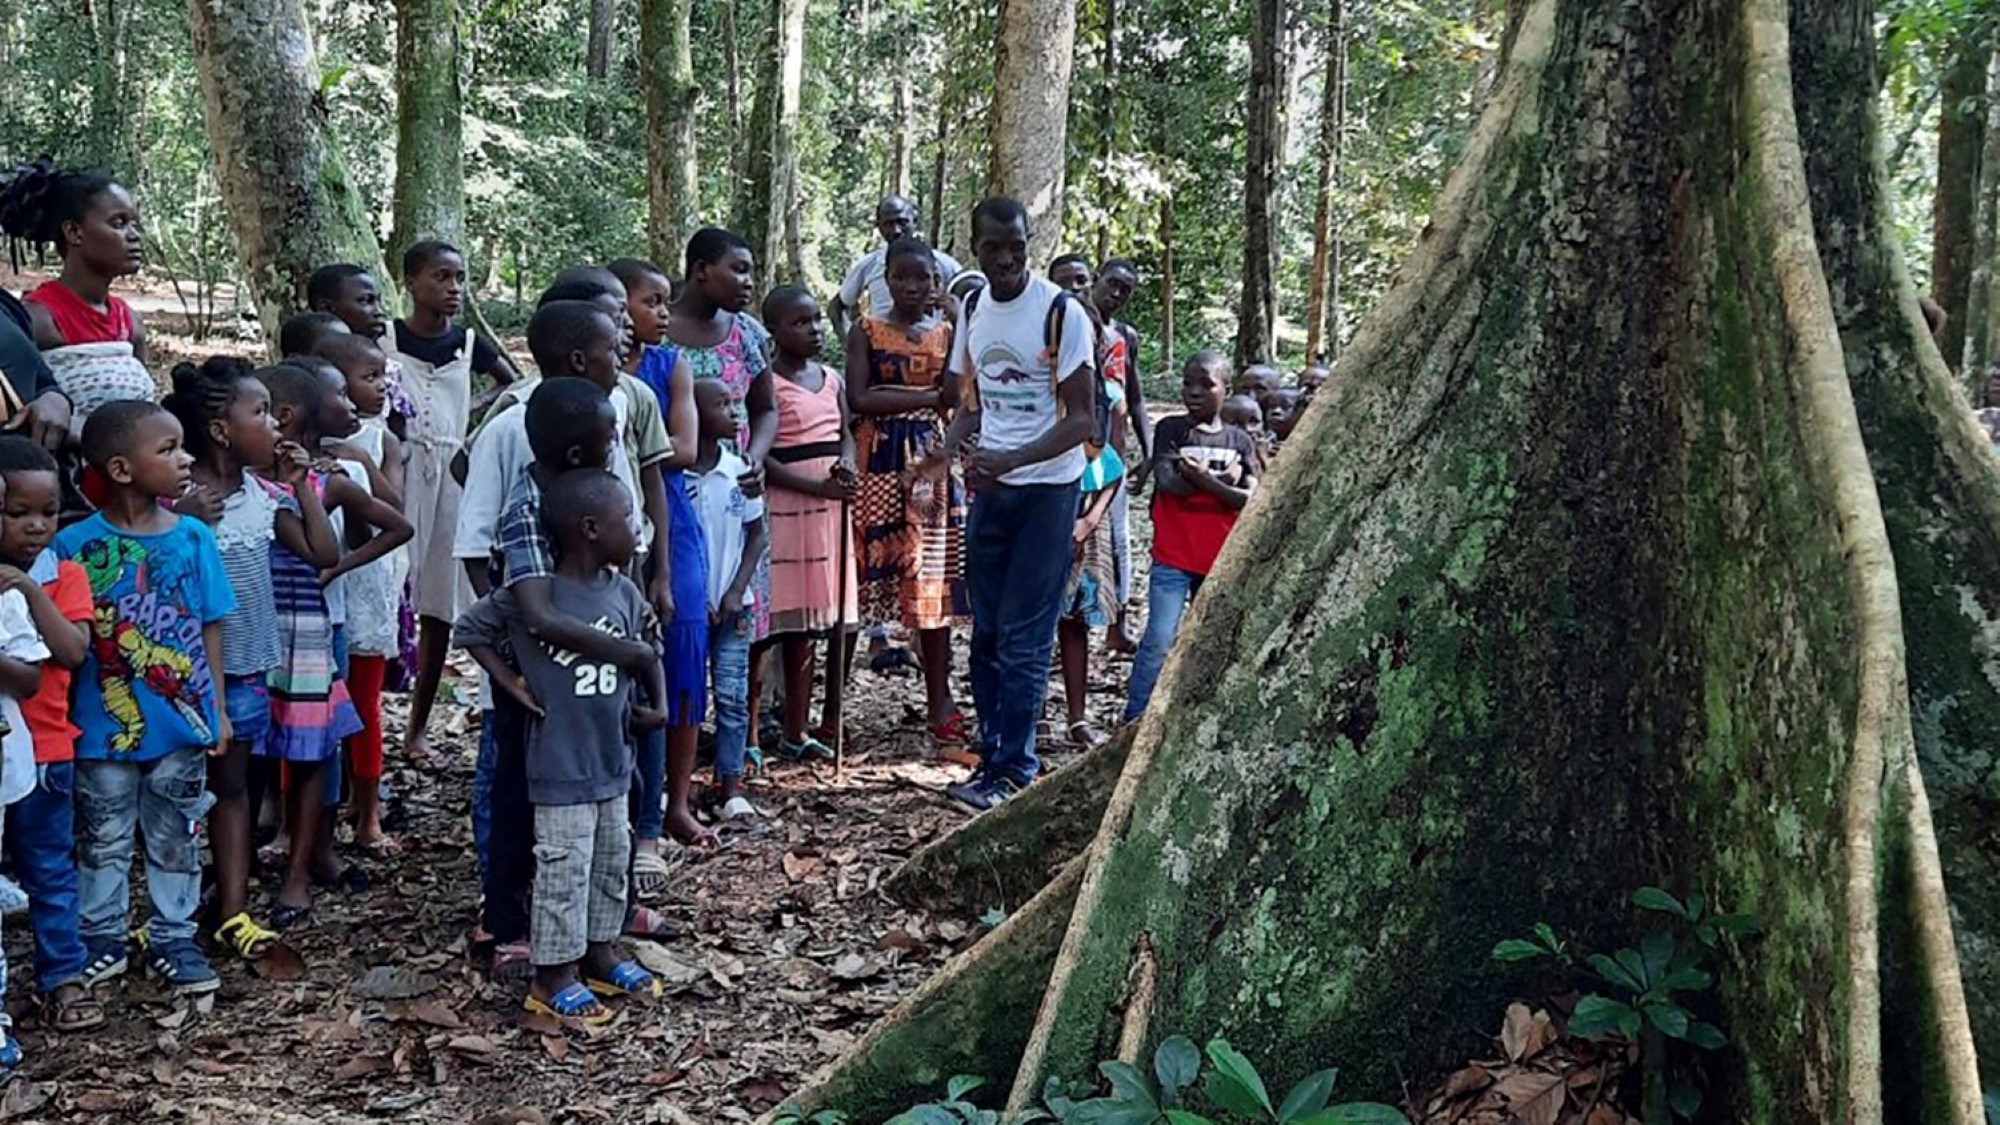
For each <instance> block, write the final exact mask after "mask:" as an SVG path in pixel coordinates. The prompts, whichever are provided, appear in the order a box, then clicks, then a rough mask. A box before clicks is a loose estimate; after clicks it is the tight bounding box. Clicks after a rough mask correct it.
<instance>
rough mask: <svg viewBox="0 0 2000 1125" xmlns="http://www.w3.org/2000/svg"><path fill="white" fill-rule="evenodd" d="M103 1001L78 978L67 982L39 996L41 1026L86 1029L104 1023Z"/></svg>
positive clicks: (74, 1029) (64, 1029)
mask: <svg viewBox="0 0 2000 1125" xmlns="http://www.w3.org/2000/svg"><path fill="white" fill-rule="evenodd" d="M104 1018H105V1017H104V1002H103V1001H101V1000H99V999H98V998H97V995H96V994H95V993H93V992H92V991H91V990H90V986H88V985H86V984H84V983H83V982H82V981H80V980H73V981H66V982H64V983H62V984H59V985H56V986H55V988H54V989H52V990H51V991H50V992H48V993H47V994H46V995H44V996H43V997H42V1026H43V1027H47V1028H52V1029H54V1030H56V1031H89V1030H90V1029H91V1028H94V1027H103V1026H104Z"/></svg>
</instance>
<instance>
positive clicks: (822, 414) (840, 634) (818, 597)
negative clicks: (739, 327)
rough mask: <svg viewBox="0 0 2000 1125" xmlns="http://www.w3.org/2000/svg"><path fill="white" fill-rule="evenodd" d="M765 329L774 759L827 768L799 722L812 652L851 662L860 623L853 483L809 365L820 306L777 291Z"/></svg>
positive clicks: (834, 704)
mask: <svg viewBox="0 0 2000 1125" xmlns="http://www.w3.org/2000/svg"><path fill="white" fill-rule="evenodd" d="M764 323H765V325H766V326H767V327H768V328H769V329H770V330H771V336H772V339H773V341H774V342H775V343H776V346H777V354H776V355H775V356H774V357H773V359H772V368H773V370H774V371H775V373H776V375H777V378H775V379H774V380H772V389H773V392H774V395H775V397H776V399H777V404H778V437H777V441H776V442H775V443H774V444H773V445H772V448H771V454H770V456H769V457H767V458H766V459H765V461H764V475H765V480H766V482H767V486H768V488H769V492H768V494H767V499H766V509H767V511H768V512H769V519H770V523H771V637H772V639H773V640H775V641H777V642H778V644H779V646H780V650H779V651H780V653H781V655H782V657H783V664H784V669H785V714H784V726H785V734H784V742H783V743H782V744H781V745H780V747H779V750H780V752H781V753H783V754H785V755H786V756H787V757H791V758H831V757H832V756H833V752H832V751H831V750H830V749H829V748H828V747H827V746H826V745H825V744H824V743H823V742H821V741H820V740H819V739H818V738H815V737H813V736H812V735H810V734H808V733H807V732H806V713H807V710H808V709H809V708H810V706H811V703H812V678H813V660H814V656H815V651H814V650H815V642H816V641H818V640H819V639H820V638H822V637H831V638H833V639H834V640H836V641H837V642H839V643H843V644H846V645H848V648H847V650H846V654H847V655H851V654H852V637H853V634H852V632H851V630H852V629H853V628H854V625H855V622H856V620H857V619H858V617H859V615H858V613H857V612H856V607H855V601H856V598H855V581H854V549H853V543H852V542H851V540H850V538H849V536H847V535H845V534H843V532H844V531H845V530H846V529H847V528H849V527H850V526H851V525H852V515H851V511H850V505H852V503H853V502H854V497H855V495H856V493H858V492H859V491H860V488H861V476H860V474H859V473H858V472H857V471H856V470H855V461H854V438H853V435H852V433H851V432H850V430H849V428H848V420H847V395H846V393H845V390H844V388H843V387H842V385H841V381H840V377H839V376H838V375H835V374H833V373H832V372H829V371H828V370H827V369H826V368H824V367H822V366H821V365H820V363H819V361H818V360H817V359H815V358H814V357H815V356H817V355H819V353H820V348H821V346H822V344H823V343H824V342H825V336H824V333H823V331H822V329H821V327H820V324H821V321H820V312H819V303H818V302H816V301H814V300H813V298H812V294H810V293H807V292H806V291H805V290H804V289H801V288H799V287H798V286H796V285H783V286H779V287H778V288H776V289H773V290H772V291H771V294H770V296H768V297H766V298H765V299H764ZM840 667H841V668H845V667H846V664H845V662H843V663H842V664H841V665H840ZM841 679H842V677H841V676H840V675H837V674H835V673H834V671H829V673H828V675H827V681H826V704H825V706H824V707H823V708H822V714H821V719H822V727H823V729H827V730H837V729H839V727H838V724H839V723H840V710H841V687H842V684H841V682H840V681H841Z"/></svg>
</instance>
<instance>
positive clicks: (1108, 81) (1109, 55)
mask: <svg viewBox="0 0 2000 1125" xmlns="http://www.w3.org/2000/svg"><path fill="white" fill-rule="evenodd" d="M1099 2H1100V3H1101V4H1103V5H1104V74H1103V78H1102V84H1101V86H1100V88H1099V89H1098V91H1097V206H1098V207H1099V208H1101V209H1102V210H1103V212H1104V218H1103V220H1102V221H1101V222H1099V223H1098V224H1097V262H1098V263H1099V264H1102V263H1103V262H1104V260H1105V259H1106V258H1109V257H1110V256H1111V228H1112V226H1113V225H1115V220H1116V219H1117V215H1118V195H1117V192H1118V185H1117V184H1116V183H1114V182H1113V180H1112V162H1113V161H1114V160H1115V159H1116V158H1117V155H1118V0H1099Z"/></svg>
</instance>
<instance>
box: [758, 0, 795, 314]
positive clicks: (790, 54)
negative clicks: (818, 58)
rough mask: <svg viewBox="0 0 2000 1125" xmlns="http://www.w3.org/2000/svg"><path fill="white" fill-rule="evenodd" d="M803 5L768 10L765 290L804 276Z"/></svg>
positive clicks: (783, 1) (783, 2)
mask: <svg viewBox="0 0 2000 1125" xmlns="http://www.w3.org/2000/svg"><path fill="white" fill-rule="evenodd" d="M806 4H807V0H777V3H776V7H775V8H774V9H773V19H774V23H775V27H776V29H777V37H778V43H777V50H778V66H777V70H776V72H775V77H776V80H777V81H776V85H775V86H774V87H773V89H772V90H771V91H770V93H771V124H770V131H771V132H770V136H771V141H770V149H769V151H770V161H771V173H770V188H769V193H770V194H769V202H768V203H767V204H766V215H765V221H766V224H767V225H766V227H765V235H764V251H763V254H761V255H759V264H760V266H761V267H762V275H761V276H762V278H763V279H765V287H766V288H769V287H770V285H772V284H778V283H782V282H791V281H797V280H799V279H800V278H801V277H803V276H805V252H804V248H803V246H802V244H801V239H800V234H799V98H800V88H801V84H802V83H803V81H804V79H805V61H806ZM764 255H768V258H766V257H765V256H764Z"/></svg>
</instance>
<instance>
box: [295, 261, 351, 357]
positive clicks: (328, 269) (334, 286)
mask: <svg viewBox="0 0 2000 1125" xmlns="http://www.w3.org/2000/svg"><path fill="white" fill-rule="evenodd" d="M367 276H368V271H367V270H366V269H364V268H363V267H361V266H357V265H355V264H353V263H352V262H338V263H335V264H334V265H330V266H321V267H320V268H318V269H316V270H314V271H312V276H311V277H309V278H307V279H306V307H307V308H313V309H316V308H319V307H320V306H321V305H331V304H334V303H335V302H337V301H339V300H340V297H341V294H343V293H345V292H347V283H348V282H350V281H353V280H354V279H355V278H357V277H367ZM285 350H286V351H290V350H291V349H290V348H286V349H285Z"/></svg>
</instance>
